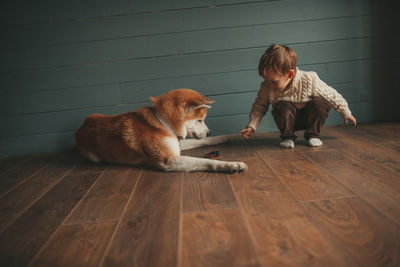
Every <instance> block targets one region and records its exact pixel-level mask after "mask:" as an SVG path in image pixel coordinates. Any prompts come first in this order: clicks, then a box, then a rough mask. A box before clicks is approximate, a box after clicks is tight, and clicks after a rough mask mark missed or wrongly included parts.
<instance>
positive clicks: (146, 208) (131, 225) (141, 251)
mask: <svg viewBox="0 0 400 267" xmlns="http://www.w3.org/2000/svg"><path fill="white" fill-rule="evenodd" d="M181 178H182V173H164V172H158V171H152V170H148V171H146V172H145V173H144V174H143V176H141V177H140V179H139V181H138V183H137V185H136V186H135V189H134V191H133V195H132V196H131V198H130V200H129V202H128V204H127V208H126V211H125V212H124V215H123V218H122V220H121V221H120V223H119V225H118V228H117V229H116V232H115V233H114V234H113V238H112V241H111V243H110V245H109V247H108V249H107V251H106V253H105V256H104V257H105V258H104V259H103V261H102V263H101V265H102V266H176V264H177V254H178V253H177V247H178V232H179V210H180V203H179V201H180V183H181Z"/></svg>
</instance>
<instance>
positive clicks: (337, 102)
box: [313, 73, 351, 119]
mask: <svg viewBox="0 0 400 267" xmlns="http://www.w3.org/2000/svg"><path fill="white" fill-rule="evenodd" d="M314 74H315V75H314V77H313V83H314V94H315V95H317V96H321V97H323V98H325V100H326V101H328V102H329V103H330V105H331V106H332V107H333V108H334V109H335V110H336V111H338V112H339V113H340V114H341V115H342V117H343V118H345V119H346V118H348V117H349V116H350V115H351V111H350V109H349V105H348V104H347V101H346V100H345V99H344V98H343V96H342V95H341V94H339V93H338V92H337V91H336V90H335V89H333V88H332V87H330V86H329V85H327V84H326V83H325V82H324V81H322V80H321V79H320V78H319V77H318V75H317V74H316V73H314Z"/></svg>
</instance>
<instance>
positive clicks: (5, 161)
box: [0, 156, 31, 175]
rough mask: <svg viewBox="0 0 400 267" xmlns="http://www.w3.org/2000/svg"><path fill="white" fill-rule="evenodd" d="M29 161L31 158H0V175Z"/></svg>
mask: <svg viewBox="0 0 400 267" xmlns="http://www.w3.org/2000/svg"><path fill="white" fill-rule="evenodd" d="M30 159H31V156H19V157H2V158H0V175H3V174H4V173H6V172H8V171H9V170H11V169H13V168H15V167H17V166H20V165H22V164H23V163H24V162H27V161H29V160H30Z"/></svg>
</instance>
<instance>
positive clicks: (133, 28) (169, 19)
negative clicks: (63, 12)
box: [0, 0, 393, 49]
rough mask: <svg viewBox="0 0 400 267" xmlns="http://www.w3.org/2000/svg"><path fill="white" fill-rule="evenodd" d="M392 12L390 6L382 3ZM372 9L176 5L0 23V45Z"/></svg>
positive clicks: (361, 5) (356, 4) (313, 4)
mask: <svg viewBox="0 0 400 267" xmlns="http://www.w3.org/2000/svg"><path fill="white" fill-rule="evenodd" d="M381 7H382V8H383V9H384V10H385V11H388V12H391V11H392V10H393V9H392V8H391V7H392V5H382V6H381ZM374 12H376V11H374V10H371V6H370V5H369V4H368V2H366V1H364V0H356V1H347V0H336V1H318V0H307V1H273V2H255V3H251V4H243V5H228V6H220V7H218V6H217V7H210V8H199V9H189V10H177V11H170V12H161V13H145V14H138V15H127V16H113V17H106V18H98V19H91V20H83V21H80V20H73V21H68V22H63V23H55V24H51V23H49V24H33V25H26V26H18V27H6V28H0V36H2V39H3V41H2V42H1V43H0V48H9V49H10V48H16V47H18V48H21V47H32V46H43V45H50V44H65V43H73V42H84V41H94V40H107V39H114V38H126V37H127V36H140V35H153V34H162V33H173V32H187V31H196V30H205V29H215V28H229V27H237V26H246V25H257V24H266V23H278V22H290V21H302V20H316V19H322V18H335V17H345V16H359V15H368V14H371V13H374Z"/></svg>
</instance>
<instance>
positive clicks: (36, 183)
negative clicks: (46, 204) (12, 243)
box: [0, 155, 73, 232]
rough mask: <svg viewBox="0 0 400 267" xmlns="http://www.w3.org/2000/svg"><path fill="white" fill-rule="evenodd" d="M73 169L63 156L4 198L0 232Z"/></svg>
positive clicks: (0, 211)
mask: <svg viewBox="0 0 400 267" xmlns="http://www.w3.org/2000/svg"><path fill="white" fill-rule="evenodd" d="M72 168H73V165H72V166H71V165H69V163H68V162H66V161H65V158H64V157H63V156H62V155H61V156H58V157H57V156H54V158H53V159H52V160H51V161H50V162H49V163H48V164H47V165H46V166H45V167H43V168H41V169H40V170H39V171H38V172H36V173H35V174H34V175H32V176H31V177H29V179H27V180H26V181H25V182H24V183H22V184H19V185H18V186H16V187H15V188H14V189H13V190H12V191H11V192H8V193H7V194H6V195H5V196H3V197H2V199H1V202H0V213H1V214H2V216H1V217H0V232H2V231H4V229H6V228H7V227H8V226H9V225H10V224H11V223H12V222H13V221H15V220H16V219H17V218H18V217H19V216H21V214H23V213H24V212H25V211H26V210H27V209H28V208H29V207H31V206H32V205H33V204H34V203H35V202H36V201H38V200H39V199H40V198H41V197H42V196H43V195H44V194H46V193H47V191H49V190H50V189H51V188H52V187H53V186H54V185H56V184H57V183H58V182H60V181H61V179H62V178H63V177H64V176H65V175H66V174H67V173H68V172H70V170H71V169H72Z"/></svg>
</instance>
